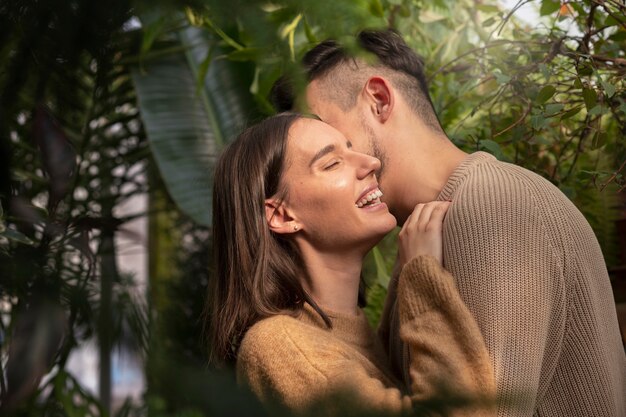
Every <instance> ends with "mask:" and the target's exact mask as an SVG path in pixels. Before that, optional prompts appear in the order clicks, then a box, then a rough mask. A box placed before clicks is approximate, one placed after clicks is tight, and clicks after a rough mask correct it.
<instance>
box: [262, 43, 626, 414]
mask: <svg viewBox="0 0 626 417" xmlns="http://www.w3.org/2000/svg"><path fill="white" fill-rule="evenodd" d="M357 42H358V44H359V45H360V47H361V48H362V49H363V50H365V51H367V52H369V54H368V55H363V56H350V55H349V53H348V52H347V50H346V49H344V48H343V47H341V46H340V45H338V44H337V43H336V42H334V41H326V42H323V43H321V44H319V45H318V46H316V47H315V48H313V49H312V50H311V51H309V53H307V55H306V56H305V58H304V60H303V63H304V67H305V69H306V71H307V76H308V80H309V83H308V85H307V87H306V91H305V97H304V100H305V103H306V107H308V111H310V112H312V113H315V114H317V115H318V116H319V117H320V118H321V119H322V120H323V121H325V122H327V123H329V124H331V125H332V126H334V127H335V128H337V129H338V130H340V131H341V132H342V133H344V135H346V136H347V137H348V139H350V140H351V142H352V143H353V146H354V147H355V149H357V150H360V151H363V152H366V153H369V154H372V155H375V156H377V157H378V158H379V159H380V160H381V161H382V169H381V172H380V173H379V182H380V184H381V189H382V190H383V191H384V193H385V197H384V199H385V202H386V203H387V205H388V206H389V209H390V211H391V212H392V213H393V214H394V215H395V216H396V218H397V220H398V223H399V224H402V223H404V221H405V220H406V219H407V217H408V216H409V215H410V214H411V212H412V210H413V208H414V207H415V206H416V204H418V203H422V202H427V201H431V200H452V205H451V207H450V209H449V211H448V214H447V216H446V220H445V223H444V229H445V230H444V263H445V266H446V268H447V269H448V270H450V271H451V272H452V273H453V275H454V276H455V277H456V279H457V284H458V287H459V291H460V293H461V296H462V297H463V299H464V301H465V302H466V303H467V305H468V307H469V309H470V310H471V311H472V313H473V314H474V316H475V317H476V319H477V321H478V324H479V326H480V329H481V331H482V334H483V336H484V338H485V341H486V344H487V347H488V349H489V351H490V357H491V360H492V365H493V367H494V370H495V380H496V384H497V389H498V395H499V397H498V404H497V406H498V415H500V416H533V415H536V416H581V417H582V416H585V417H587V416H615V417H619V416H626V405H625V393H626V358H625V355H624V350H623V346H622V343H621V339H620V334H619V329H618V323H617V316H616V312H615V304H614V300H613V295H612V290H611V286H610V282H609V277H608V273H607V270H606V266H605V263H604V259H603V256H602V252H601V250H600V246H599V245H598V242H597V239H596V237H595V236H594V233H593V231H592V230H591V227H590V226H589V224H588V223H587V221H586V220H585V219H584V217H583V216H582V215H581V213H580V212H579V211H578V210H577V209H576V207H575V206H574V205H573V204H572V203H571V202H570V201H569V200H568V199H567V198H566V197H565V196H564V195H563V194H562V193H561V192H560V191H559V190H558V189H557V188H556V187H554V186H553V185H552V184H550V183H549V182H548V181H546V180H545V179H543V178H541V177H540V176H538V175H536V174H534V173H532V172H530V171H528V170H526V169H523V168H521V167H518V166H515V165H512V164H507V163H503V162H499V161H498V160H496V159H495V158H494V157H493V156H491V155H489V154H487V153H484V152H476V153H473V154H470V155H468V154H466V153H464V152H463V151H461V150H460V149H458V148H457V147H456V146H455V145H454V144H453V143H452V142H451V141H450V140H449V139H448V137H447V136H446V134H445V132H444V131H443V129H442V128H441V125H440V124H439V121H438V119H437V115H436V114H435V111H434V109H433V106H432V103H431V100H430V98H429V94H428V91H427V86H426V82H425V78H424V74H423V70H422V64H421V62H420V59H419V58H418V57H417V55H416V54H415V53H414V52H413V51H412V50H411V49H410V48H409V47H408V46H407V45H406V44H405V43H404V41H403V40H402V38H401V37H400V36H399V35H398V34H396V33H394V32H391V31H364V32H362V33H360V34H359V35H358V38H357ZM272 94H273V97H272V99H273V102H274V103H275V105H276V106H277V107H278V110H288V109H291V108H292V107H294V102H295V101H294V97H293V94H292V93H291V92H290V86H289V82H287V81H286V80H281V81H280V82H278V83H277V84H276V85H275V87H274V89H273V92H272ZM387 307H388V308H386V312H385V314H384V316H383V323H382V324H381V335H382V337H383V339H385V340H386V341H388V351H389V354H390V357H391V359H390V360H391V363H392V367H394V368H395V370H396V371H397V372H402V370H403V369H406V367H404V366H403V363H404V362H403V355H402V344H401V341H400V338H399V335H398V334H397V333H398V331H397V325H396V324H395V323H396V318H395V309H394V308H393V289H392V290H391V291H390V301H389V300H388V306H387ZM404 377H405V380H406V378H407V377H408V376H406V375H405V376H404Z"/></svg>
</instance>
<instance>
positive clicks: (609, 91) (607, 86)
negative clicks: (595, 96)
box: [601, 81, 615, 98]
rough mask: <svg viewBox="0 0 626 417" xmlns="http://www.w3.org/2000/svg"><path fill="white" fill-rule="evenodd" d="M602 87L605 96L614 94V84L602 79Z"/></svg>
mask: <svg viewBox="0 0 626 417" xmlns="http://www.w3.org/2000/svg"><path fill="white" fill-rule="evenodd" d="M601 84H602V88H604V93H605V94H606V96H607V97H609V98H611V97H613V95H614V94H615V86H614V85H613V84H611V83H610V82H608V81H602V82H601Z"/></svg>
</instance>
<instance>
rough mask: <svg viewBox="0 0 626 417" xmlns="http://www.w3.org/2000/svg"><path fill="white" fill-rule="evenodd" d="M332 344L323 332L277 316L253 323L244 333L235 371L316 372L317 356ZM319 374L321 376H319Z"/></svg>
mask: <svg viewBox="0 0 626 417" xmlns="http://www.w3.org/2000/svg"><path fill="white" fill-rule="evenodd" d="M329 343H330V344H332V341H331V340H330V339H329V338H328V335H327V334H326V332H324V331H323V330H322V329H319V328H317V327H315V326H312V325H310V324H308V323H306V322H303V321H301V320H299V319H298V318H296V317H292V316H289V315H287V314H280V315H276V316H272V317H268V318H265V319H263V320H260V321H258V322H257V323H255V324H254V325H253V326H252V327H250V329H248V331H247V332H246V334H245V336H244V338H243V340H242V341H241V345H240V346H239V352H238V355H237V368H239V371H240V372H241V371H244V372H245V369H247V370H248V372H250V371H251V370H252V369H256V368H259V369H264V372H268V371H269V372H270V373H271V372H272V371H271V370H272V369H274V370H282V371H281V372H285V368H288V367H294V366H295V367H301V366H307V364H308V366H307V367H309V366H310V367H311V368H313V369H315V371H314V372H315V373H318V372H320V369H318V368H319V367H318V364H319V360H320V355H321V356H324V353H323V351H324V349H323V348H324V346H328V344H329ZM320 374H321V372H320Z"/></svg>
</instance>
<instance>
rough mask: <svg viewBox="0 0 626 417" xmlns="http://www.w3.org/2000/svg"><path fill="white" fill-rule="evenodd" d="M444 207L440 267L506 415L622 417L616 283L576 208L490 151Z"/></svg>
mask: <svg viewBox="0 0 626 417" xmlns="http://www.w3.org/2000/svg"><path fill="white" fill-rule="evenodd" d="M438 199H439V200H452V205H451V206H450V209H449V210H448V213H447V215H446V219H445V221H444V263H445V266H446V268H447V269H448V270H449V271H451V272H452V275H453V276H454V277H455V279H456V281H457V284H458V288H459V291H460V293H461V297H462V299H463V300H464V301H465V303H466V304H467V306H468V308H469V310H470V311H471V312H472V313H473V315H474V317H475V318H476V320H477V321H478V325H479V327H480V329H481V332H482V334H483V336H484V338H485V342H486V344H487V349H488V350H489V354H490V357H491V363H492V365H493V367H494V370H495V377H496V386H497V389H498V395H499V396H500V398H499V402H498V416H533V415H534V416H564V417H576V416H580V417H588V416H614V417H624V416H626V406H625V401H626V359H625V356H624V349H623V346H622V342H621V339H620V334H619V329H618V324H617V316H616V311H615V303H614V300H613V294H612V290H611V285H610V282H609V277H608V274H607V270H606V266H605V263H604V259H603V257H602V252H601V250H600V246H599V245H598V242H597V240H596V237H595V236H594V233H593V231H592V230H591V228H590V226H589V224H588V223H587V221H586V220H585V218H584V217H583V216H582V215H581V213H580V212H579V211H578V210H577V209H576V207H575V206H574V205H573V204H572V203H571V202H570V201H569V200H568V199H567V198H566V197H565V196H564V195H563V194H562V193H561V192H560V191H559V190H558V189H557V188H556V187H554V186H553V185H552V184H550V183H549V182H548V181H546V180H545V179H543V178H541V177H540V176H538V175H536V174H534V173H532V172H530V171H528V170H526V169H523V168H521V167H518V166H515V165H512V164H507V163H503V162H499V161H497V160H496V159H495V158H494V157H493V156H491V155H489V154H487V153H484V152H477V153H474V154H472V155H470V156H469V157H468V158H467V159H466V160H465V161H464V162H463V163H462V164H461V165H460V166H459V167H458V168H457V169H456V170H455V171H454V173H453V174H452V176H451V177H450V178H449V180H448V182H447V184H446V185H445V187H444V189H443V191H442V192H441V194H440V195H439V197H438ZM389 311H390V312H391V314H390V315H389V316H388V320H385V321H383V323H382V324H381V328H380V334H381V335H382V337H383V339H387V338H388V339H389V345H388V346H389V348H390V355H391V360H392V368H393V369H395V371H396V372H398V373H401V370H402V368H403V367H406V364H405V365H403V364H402V363H403V359H402V343H401V340H400V337H399V336H400V335H401V332H402V330H401V328H400V327H399V326H398V323H397V319H398V316H397V315H396V314H394V310H393V308H391V309H390V310H389ZM398 330H399V331H400V333H398ZM389 333H390V334H389Z"/></svg>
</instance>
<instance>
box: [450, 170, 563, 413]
mask: <svg viewBox="0 0 626 417" xmlns="http://www.w3.org/2000/svg"><path fill="white" fill-rule="evenodd" d="M498 174H502V176H501V177H498V176H493V177H487V180H485V178H481V179H480V182H477V183H476V184H472V183H471V180H472V179H468V180H467V181H469V182H470V183H468V184H465V187H464V188H463V189H462V190H460V192H459V193H458V194H457V195H455V197H454V199H453V200H454V203H453V205H452V207H451V208H450V210H449V211H448V216H447V218H446V222H445V223H444V260H445V264H446V268H447V269H449V270H450V271H451V272H452V273H453V275H454V277H455V278H456V280H457V285H458V287H459V291H460V293H461V296H462V298H463V300H464V301H465V303H466V304H467V306H468V308H469V310H470V311H471V312H472V314H473V315H474V317H475V318H476V321H477V323H478V325H479V328H480V330H481V332H482V334H483V336H484V338H485V342H486V345H487V348H488V350H489V354H490V358H491V361H492V364H493V367H494V371H495V377H496V387H497V392H498V395H499V399H498V415H499V416H529V417H530V416H532V415H533V413H534V410H535V408H536V403H537V401H538V399H540V397H541V396H542V395H543V394H544V392H545V389H546V386H545V384H546V381H548V380H549V377H550V375H551V373H552V372H553V371H554V368H555V366H556V362H557V358H558V355H559V351H560V348H561V343H562V338H563V335H564V326H565V316H566V303H565V291H564V278H563V272H562V259H563V255H562V253H560V249H559V248H557V247H556V246H555V244H554V243H553V241H554V240H555V239H554V237H553V236H550V235H549V234H548V232H547V228H546V222H550V221H551V219H550V218H546V214H545V211H544V210H542V209H541V208H540V206H541V204H543V202H541V201H537V198H536V197H535V196H534V195H533V193H532V192H531V190H530V189H528V188H527V187H526V186H525V184H524V183H523V182H521V180H517V178H510V177H507V176H506V173H504V174H503V173H500V172H499V173H498ZM566 232H567V231H564V233H566Z"/></svg>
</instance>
